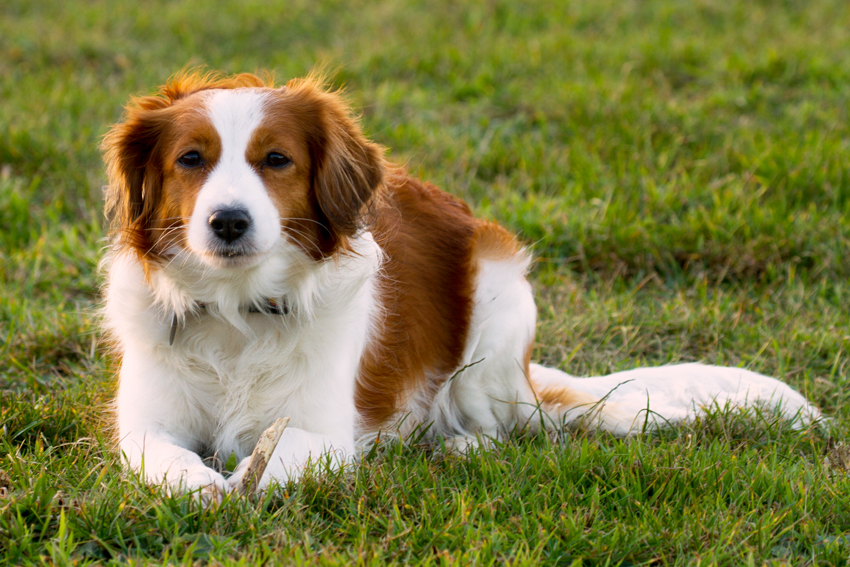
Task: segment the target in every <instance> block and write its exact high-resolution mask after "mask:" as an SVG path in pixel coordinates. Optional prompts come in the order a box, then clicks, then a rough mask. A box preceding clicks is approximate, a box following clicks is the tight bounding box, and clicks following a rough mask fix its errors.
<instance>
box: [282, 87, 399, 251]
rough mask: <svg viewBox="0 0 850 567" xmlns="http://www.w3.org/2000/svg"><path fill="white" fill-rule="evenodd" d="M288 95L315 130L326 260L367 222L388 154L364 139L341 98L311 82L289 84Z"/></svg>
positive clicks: (312, 139) (312, 144)
mask: <svg viewBox="0 0 850 567" xmlns="http://www.w3.org/2000/svg"><path fill="white" fill-rule="evenodd" d="M287 90H288V91H289V93H292V94H293V95H294V96H295V97H296V99H297V98H302V102H303V103H304V109H305V110H307V116H309V119H310V120H311V122H312V124H311V125H310V126H309V127H307V128H305V131H306V132H307V135H308V141H307V143H308V147H309V152H310V160H311V165H312V195H311V198H312V199H314V200H315V203H314V204H315V205H316V209H317V213H318V215H319V219H318V220H319V222H320V223H321V225H322V226H323V229H322V230H320V234H319V248H320V249H321V250H322V252H323V253H324V254H325V255H328V254H330V253H332V252H334V251H336V250H338V249H341V248H342V249H344V248H345V240H346V238H347V237H350V236H353V235H354V234H355V233H356V232H357V231H358V230H359V229H360V228H362V226H363V225H364V224H365V222H366V218H365V216H366V214H367V213H368V211H369V205H370V203H371V201H372V197H373V195H374V193H375V190H376V189H377V188H378V187H379V186H380V185H381V183H382V182H383V180H384V159H383V149H382V148H381V146H379V145H378V144H375V143H373V142H370V141H369V140H368V139H366V137H365V136H364V135H363V132H362V131H361V130H360V126H359V124H358V122H357V120H356V119H355V118H354V117H352V116H351V112H350V110H349V108H348V106H347V105H346V103H345V101H344V100H343V98H342V97H341V96H340V95H339V94H338V93H333V92H327V91H324V90H323V89H322V88H321V87H320V86H319V85H318V83H317V82H315V81H313V80H311V79H303V80H298V81H290V83H289V84H287Z"/></svg>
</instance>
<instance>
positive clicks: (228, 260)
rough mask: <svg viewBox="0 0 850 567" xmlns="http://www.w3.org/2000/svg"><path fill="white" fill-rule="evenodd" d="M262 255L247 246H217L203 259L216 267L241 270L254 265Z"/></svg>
mask: <svg viewBox="0 0 850 567" xmlns="http://www.w3.org/2000/svg"><path fill="white" fill-rule="evenodd" d="M261 256H262V254H261V253H260V252H259V251H258V250H256V249H254V248H253V247H249V246H217V247H215V248H213V249H211V250H208V251H207V252H206V253H205V254H204V257H205V258H206V259H207V260H209V261H211V262H212V263H213V264H215V265H216V266H218V267H222V268H241V267H247V266H251V265H254V264H256V263H257V262H258V261H259V260H260V257H261Z"/></svg>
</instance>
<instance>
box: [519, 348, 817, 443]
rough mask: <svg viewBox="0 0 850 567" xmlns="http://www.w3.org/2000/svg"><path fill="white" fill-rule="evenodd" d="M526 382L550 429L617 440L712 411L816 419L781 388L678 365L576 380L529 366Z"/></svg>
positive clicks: (796, 421)
mask: <svg viewBox="0 0 850 567" xmlns="http://www.w3.org/2000/svg"><path fill="white" fill-rule="evenodd" d="M529 378H530V380H531V385H532V387H533V389H534V392H535V395H536V396H537V400H538V403H539V405H540V407H541V409H542V410H543V412H544V413H545V414H546V416H547V417H548V418H549V419H551V420H552V422H553V425H555V424H561V423H564V424H567V425H573V426H584V427H588V428H591V429H602V430H605V431H610V432H612V433H614V434H617V435H629V434H633V433H640V432H641V431H644V430H646V429H655V428H657V427H659V426H664V425H669V424H675V423H681V422H686V421H690V420H692V419H694V418H695V417H697V416H698V415H700V413H701V412H704V411H705V410H706V409H712V408H719V409H725V408H732V409H735V408H748V407H749V408H752V407H760V408H765V409H770V410H772V411H776V412H778V413H779V415H781V416H782V417H783V418H785V419H787V420H789V421H790V422H791V423H792V425H793V426H794V427H797V428H802V427H806V426H808V425H809V424H810V423H812V422H814V421H816V420H819V419H821V413H820V411H818V409H817V408H815V407H814V406H813V405H811V404H810V403H809V401H808V400H806V398H805V397H803V396H802V395H801V394H799V393H798V392H796V391H795V390H793V389H792V388H791V387H790V386H788V385H787V384H784V383H782V382H780V381H779V380H776V379H774V378H769V377H767V376H763V375H761V374H757V373H755V372H750V371H749V370H744V369H742V368H726V367H720V366H706V365H703V364H678V365H672V366H659V367H654V368H638V369H636V370H628V371H625V372H618V373H616V374H610V375H608V376H597V377H591V378H577V377H574V376H570V375H569V374H567V373H565V372H562V371H560V370H557V369H554V368H546V367H544V366H540V365H538V364H532V365H531V367H530V376H529Z"/></svg>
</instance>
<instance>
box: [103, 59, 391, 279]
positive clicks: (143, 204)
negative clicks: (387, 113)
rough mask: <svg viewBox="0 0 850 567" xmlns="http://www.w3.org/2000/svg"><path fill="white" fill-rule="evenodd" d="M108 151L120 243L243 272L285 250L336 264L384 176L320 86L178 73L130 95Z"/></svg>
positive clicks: (146, 256)
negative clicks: (145, 92) (284, 246)
mask: <svg viewBox="0 0 850 567" xmlns="http://www.w3.org/2000/svg"><path fill="white" fill-rule="evenodd" d="M103 150H104V156H105V158H104V159H105V161H106V164H107V170H108V175H109V187H108V189H107V196H106V212H107V216H108V217H109V218H110V220H111V222H112V226H113V230H114V231H115V241H116V243H117V245H118V246H119V247H123V248H125V249H131V250H135V251H136V252H137V253H138V255H139V257H140V258H141V259H142V261H143V263H145V264H146V265H148V264H151V263H156V262H158V261H161V260H163V259H166V258H168V257H169V256H171V255H173V254H175V253H176V252H182V251H187V252H189V253H191V254H192V255H193V256H196V257H198V258H199V259H201V260H202V261H203V262H204V263H205V264H206V265H208V266H210V267H212V268H223V269H227V268H244V267H248V266H252V265H255V264H257V263H259V262H261V261H262V259H263V258H264V257H265V256H266V255H268V254H269V253H270V251H271V250H273V249H274V248H275V246H277V245H279V244H280V243H281V242H282V241H283V242H285V243H288V244H292V245H294V246H298V247H300V248H301V249H302V250H303V251H304V252H305V253H306V254H307V255H309V256H311V257H313V258H315V259H321V258H324V257H327V256H330V255H332V254H334V253H336V252H337V251H340V250H344V249H345V248H346V245H347V242H348V238H349V237H351V236H352V235H354V234H355V233H356V232H357V231H358V229H359V228H360V226H361V224H362V221H363V217H364V213H365V212H366V210H367V208H368V206H369V204H370V201H371V200H372V198H373V194H374V193H375V191H376V189H377V188H378V187H379V186H380V185H381V183H382V180H383V175H384V163H383V157H382V150H381V148H380V147H379V146H377V145H376V144H373V143H371V142H369V141H368V140H367V139H366V138H365V137H364V136H363V134H362V133H361V131H360V128H359V126H358V123H357V121H356V119H354V118H353V117H352V116H351V113H350V111H349V108H348V106H347V105H346V104H345V102H344V100H343V99H342V98H341V96H340V95H339V94H338V93H334V92H329V91H328V90H326V89H325V88H323V86H322V85H321V83H320V81H317V80H314V79H299V80H292V81H290V82H289V83H288V84H287V85H286V86H284V87H280V88H275V87H274V86H273V83H272V81H270V80H263V79H260V78H259V77H256V76H254V75H248V74H243V75H235V76H232V77H221V76H218V75H213V74H206V75H203V74H200V73H196V72H189V73H182V74H180V75H178V76H176V77H174V78H172V79H171V80H170V81H169V82H168V84H166V85H165V86H163V87H161V88H160V89H159V91H158V93H157V94H156V95H155V96H145V97H139V98H134V99H133V100H132V101H131V103H130V105H128V107H127V111H126V116H125V119H124V120H123V122H120V123H118V124H116V125H115V126H113V127H112V129H111V130H110V131H109V133H108V134H107V135H106V137H105V138H104V141H103Z"/></svg>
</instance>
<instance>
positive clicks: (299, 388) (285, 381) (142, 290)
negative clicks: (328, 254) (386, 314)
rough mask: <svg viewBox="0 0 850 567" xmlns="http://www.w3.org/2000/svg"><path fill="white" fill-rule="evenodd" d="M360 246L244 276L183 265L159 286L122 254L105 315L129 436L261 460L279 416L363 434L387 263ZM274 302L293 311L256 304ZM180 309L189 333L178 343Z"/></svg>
mask: <svg viewBox="0 0 850 567" xmlns="http://www.w3.org/2000/svg"><path fill="white" fill-rule="evenodd" d="M356 250H357V252H358V254H356V255H351V256H347V257H345V258H343V259H340V260H336V261H335V260H328V261H326V262H324V263H321V264H317V263H315V262H312V261H309V260H306V261H305V260H303V259H301V258H297V257H296V256H294V255H297V253H296V252H293V251H292V250H291V249H287V250H282V251H280V252H278V253H277V255H276V256H274V257H272V258H271V259H270V260H269V262H268V263H267V264H266V266H265V267H264V269H261V270H258V271H257V273H251V274H247V275H244V276H243V277H240V278H229V277H226V276H227V275H224V276H222V275H221V274H209V273H203V272H199V271H198V270H194V269H192V267H191V266H188V265H187V264H186V263H181V264H178V263H177V262H172V264H171V266H173V268H171V269H169V268H167V269H166V270H163V272H162V273H159V274H155V275H154V276H153V277H152V278H151V282H147V281H146V280H145V278H144V275H143V273H142V270H141V268H140V267H139V265H138V264H137V263H136V262H135V261H134V260H133V259H132V258H131V257H128V256H119V257H116V258H113V259H112V260H111V265H110V269H109V274H110V280H109V287H108V292H107V305H106V309H105V319H106V322H107V324H108V326H109V327H110V328H111V330H112V331H113V334H114V336H116V337H117V338H118V340H119V347H120V349H121V351H122V352H123V363H122V369H121V377H120V380H121V381H120V386H119V392H118V397H117V404H118V406H119V407H118V409H119V412H118V425H119V432H120V434H121V435H122V436H123V435H128V434H131V433H132V432H133V431H135V430H138V429H139V428H144V429H145V430H148V429H150V428H151V427H156V428H159V429H164V430H165V431H164V432H165V433H166V434H167V435H168V436H170V437H172V438H173V439H174V441H175V442H177V443H178V444H180V445H182V446H184V447H185V448H187V449H191V450H195V451H202V450H203V451H205V452H206V451H209V452H217V453H218V454H219V455H220V456H223V458H225V459H226V458H227V456H228V455H229V454H230V452H231V451H234V452H235V453H236V454H237V456H238V457H243V456H245V455H247V454H249V453H250V451H251V448H252V447H253V445H254V443H255V442H256V440H257V438H258V436H259V434H260V433H261V432H262V430H263V429H265V428H266V427H267V426H268V425H269V424H270V423H271V422H272V421H274V419H275V418H277V417H283V416H288V417H290V418H291V426H293V427H303V428H308V429H310V430H311V431H315V432H317V433H321V434H327V435H331V436H333V435H337V436H338V435H339V432H341V431H345V432H348V433H347V435H346V437H353V435H354V427H355V423H356V413H355V408H354V401H353V400H354V382H355V379H356V375H357V367H358V364H359V360H360V357H361V354H362V352H363V349H364V347H365V345H366V341H367V338H368V336H369V334H370V332H371V330H372V329H371V326H372V321H373V320H375V314H376V308H377V305H376V298H375V290H374V276H375V274H376V273H377V271H378V269H379V267H380V259H381V255H380V249H379V248H378V246H377V245H376V244H375V243H374V241H373V240H372V238H371V236H370V235H368V234H366V235H363V236H362V237H361V238H359V239H358V240H357V241H356ZM268 266H271V267H272V268H274V269H271V268H268ZM207 272H208V271H207ZM222 290H224V291H222ZM233 297H235V298H236V299H235V300H234V299H231V298H233ZM265 297H285V298H286V301H287V305H288V308H289V313H288V314H280V315H273V314H266V313H249V312H248V310H247V309H245V308H244V306H245V304H246V303H249V302H254V303H257V302H259V301H261V300H262V299H263V298H265ZM192 298H196V299H192ZM199 300H202V301H204V302H205V303H207V307H206V308H205V309H198V308H197V307H196V304H195V301H199ZM240 305H242V308H240ZM174 313H179V314H180V322H179V329H178V333H177V337H176V340H175V341H174V344H173V345H169V340H168V338H169V332H170V325H171V317H172V316H173V314H174ZM351 441H352V440H351V439H348V438H346V439H340V440H338V441H337V442H338V444H339V445H349V444H350V443H351Z"/></svg>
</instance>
